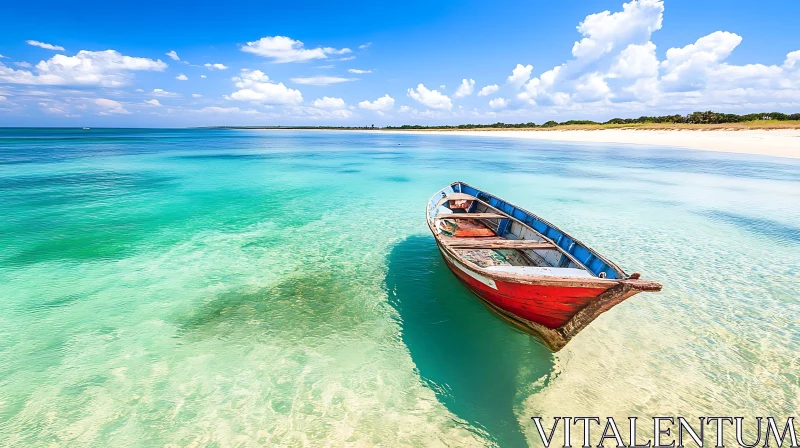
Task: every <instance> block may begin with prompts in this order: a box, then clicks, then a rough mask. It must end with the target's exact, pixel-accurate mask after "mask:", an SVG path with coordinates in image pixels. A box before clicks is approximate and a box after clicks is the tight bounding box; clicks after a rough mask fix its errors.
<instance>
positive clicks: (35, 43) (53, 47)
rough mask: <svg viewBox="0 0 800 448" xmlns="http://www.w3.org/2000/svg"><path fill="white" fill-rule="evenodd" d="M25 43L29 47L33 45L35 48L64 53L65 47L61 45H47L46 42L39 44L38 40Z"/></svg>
mask: <svg viewBox="0 0 800 448" xmlns="http://www.w3.org/2000/svg"><path fill="white" fill-rule="evenodd" d="M25 43H26V44H28V45H33V46H34V47H39V48H44V49H45V50H53V51H64V47H62V46H61V45H52V44H46V43H44V42H39V41H38V40H26V41H25Z"/></svg>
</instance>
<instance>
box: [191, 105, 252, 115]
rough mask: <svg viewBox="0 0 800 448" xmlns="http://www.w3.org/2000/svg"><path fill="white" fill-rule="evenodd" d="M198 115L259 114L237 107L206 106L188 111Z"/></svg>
mask: <svg viewBox="0 0 800 448" xmlns="http://www.w3.org/2000/svg"><path fill="white" fill-rule="evenodd" d="M190 112H196V113H199V114H245V115H258V114H260V113H261V112H259V111H257V110H254V109H240V108H238V107H219V106H206V107H204V108H202V109H194V110H190Z"/></svg>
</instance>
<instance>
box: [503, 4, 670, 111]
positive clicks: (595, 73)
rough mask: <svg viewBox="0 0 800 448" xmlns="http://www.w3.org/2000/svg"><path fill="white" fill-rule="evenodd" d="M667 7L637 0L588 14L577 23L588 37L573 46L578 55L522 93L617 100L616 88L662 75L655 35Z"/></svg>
mask: <svg viewBox="0 0 800 448" xmlns="http://www.w3.org/2000/svg"><path fill="white" fill-rule="evenodd" d="M663 12H664V4H663V1H662V0H631V1H630V2H628V3H625V4H623V5H622V11H618V12H615V13H611V12H610V11H603V12H600V13H597V14H591V15H588V16H586V18H585V19H584V20H583V21H582V22H581V23H580V24H579V25H578V27H577V30H578V31H579V32H580V33H581V34H582V35H583V38H582V39H581V40H580V41H577V42H575V44H574V45H573V47H572V56H573V59H571V60H569V61H567V62H565V63H563V64H561V65H559V66H556V67H554V68H552V69H551V70H548V71H545V72H544V73H542V74H541V75H539V77H536V78H533V79H530V80H529V81H527V82H526V83H525V89H524V92H523V93H521V94H520V95H518V98H519V99H521V100H523V101H527V102H528V103H531V104H539V105H545V106H565V105H567V104H568V103H570V102H572V101H575V102H591V101H606V100H613V99H614V98H615V89H616V91H618V92H624V91H625V89H630V88H631V86H632V85H634V84H636V83H637V82H638V79H641V78H643V77H653V76H655V75H657V69H658V67H657V59H655V45H653V44H652V43H651V42H650V36H651V35H652V33H653V32H654V31H656V30H658V29H660V28H661V25H662V18H663ZM610 78H613V79H615V81H614V83H613V86H611V85H609V83H608V82H607V80H608V79H610ZM592 89H597V90H595V91H592Z"/></svg>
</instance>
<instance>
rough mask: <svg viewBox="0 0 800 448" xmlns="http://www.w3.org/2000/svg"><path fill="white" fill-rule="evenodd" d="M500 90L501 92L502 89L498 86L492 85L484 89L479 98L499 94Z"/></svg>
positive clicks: (479, 93)
mask: <svg viewBox="0 0 800 448" xmlns="http://www.w3.org/2000/svg"><path fill="white" fill-rule="evenodd" d="M498 90H500V87H499V86H498V85H497V84H490V85H488V86H486V87H484V88H482V89H481V90H480V91H479V92H478V96H489V95H491V94H493V93H495V92H497V91H498Z"/></svg>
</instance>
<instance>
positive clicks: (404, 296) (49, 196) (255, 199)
mask: <svg viewBox="0 0 800 448" xmlns="http://www.w3.org/2000/svg"><path fill="white" fill-rule="evenodd" d="M454 180H462V181H466V182H469V183H471V184H473V185H476V186H478V187H481V188H484V189H487V190H489V191H491V192H493V193H495V194H497V195H498V196H501V197H503V198H505V199H507V200H509V201H511V202H514V203H516V204H518V205H520V206H523V207H525V208H527V209H529V210H531V211H533V212H534V213H537V214H539V215H541V216H543V217H544V218H546V219H548V220H550V221H552V222H553V223H555V224H556V225H558V226H560V227H562V228H564V229H565V230H567V231H568V232H570V233H572V234H573V235H575V236H577V237H578V238H580V239H581V240H583V241H584V242H586V243H588V244H589V245H590V246H592V247H594V248H595V249H597V250H599V251H600V252H601V253H603V254H605V255H607V256H608V257H609V258H611V259H612V260H614V261H615V262H617V263H618V264H620V265H621V266H622V267H623V268H624V269H626V270H627V271H628V272H641V273H642V276H643V277H644V278H648V279H653V280H657V281H659V282H662V283H663V284H664V291H663V292H661V293H657V294H640V295H638V296H635V297H634V298H632V299H630V300H628V301H626V302H625V303H623V304H621V305H619V306H617V307H616V308H614V309H613V310H612V311H610V312H608V313H606V314H604V315H602V316H601V317H600V318H598V319H597V320H596V321H595V322H594V323H593V324H592V325H590V326H589V327H588V328H587V329H586V330H584V331H583V332H582V333H581V334H580V335H579V336H578V337H576V338H575V339H574V340H573V341H572V342H571V343H570V344H569V345H568V346H567V348H565V349H564V350H563V351H561V352H559V353H558V354H552V353H550V352H549V351H548V350H547V349H545V348H544V347H543V346H541V345H540V344H539V343H537V342H536V341H535V340H534V339H532V338H531V337H530V336H528V335H526V334H523V333H521V332H519V331H517V330H516V329H515V328H513V327H511V326H510V325H508V324H506V323H505V322H503V321H501V320H500V319H498V318H496V317H495V316H494V315H492V314H491V313H490V312H489V311H488V310H487V309H486V308H484V307H483V306H482V305H481V304H480V303H479V302H478V301H477V300H476V299H475V298H474V297H473V296H471V294H470V293H469V292H468V291H467V290H466V289H465V288H464V287H463V286H461V284H460V283H458V281H456V279H455V278H454V276H453V275H452V274H450V273H449V271H448V270H447V268H446V267H445V266H444V264H443V262H442V261H441V259H440V257H439V255H438V253H437V250H436V247H435V244H434V242H433V239H432V237H431V236H430V235H429V232H428V229H427V227H426V225H425V220H424V211H423V210H424V207H425V203H426V200H427V199H428V198H429V197H430V196H431V195H432V194H433V193H434V192H435V191H436V190H437V189H438V188H440V187H442V186H444V185H446V184H448V183H450V182H452V181H454ZM799 204H800V163H798V161H797V160H788V159H778V158H765V157H756V156H743V155H731V154H724V153H708V152H697V151H691V150H680V149H668V148H659V147H643V146H625V145H601V144H595V145H586V144H580V145H579V144H562V143H555V142H536V141H524V140H515V139H496V138H483V137H462V136H437V135H417V134H414V135H406V134H387V133H379V132H373V133H366V132H365V133H358V132H338V133H334V132H316V131H306V132H293V131H270V132H267V131H225V130H125V129H108V130H105V129H92V130H90V131H83V130H56V129H39V130H24V129H0V441H2V442H0V445H3V446H14V447H23V446H80V447H83V446H87V447H88V446H125V447H154V446H169V447H173V446H174V447H177V446H181V447H183V446H194V447H199V446H217V447H234V446H236V447H240V446H241V447H249V446H265V445H267V446H269V445H281V446H345V445H346V446H377V445H379V446H392V447H394V446H503V447H506V446H508V447H514V446H526V445H537V442H536V441H537V440H538V436H537V435H536V430H535V427H534V426H533V425H532V423H531V420H530V417H531V416H539V415H543V416H546V417H553V416H579V415H580V416H600V417H607V416H613V417H615V418H617V420H618V421H619V420H624V419H626V417H627V416H642V417H645V418H648V417H651V416H654V415H683V416H689V417H690V416H708V415H742V416H761V415H774V416H788V415H795V414H796V411H797V409H800V376H798V375H799V374H798V372H800V361H799V360H798V359H800V358H799V357H798V353H800V328H798V323H800V290H798V281H799V280H800V206H798V205H799Z"/></svg>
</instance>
